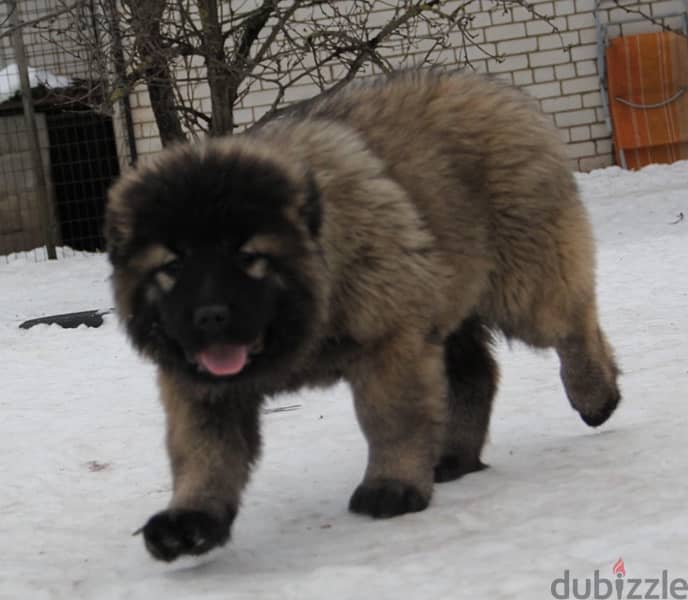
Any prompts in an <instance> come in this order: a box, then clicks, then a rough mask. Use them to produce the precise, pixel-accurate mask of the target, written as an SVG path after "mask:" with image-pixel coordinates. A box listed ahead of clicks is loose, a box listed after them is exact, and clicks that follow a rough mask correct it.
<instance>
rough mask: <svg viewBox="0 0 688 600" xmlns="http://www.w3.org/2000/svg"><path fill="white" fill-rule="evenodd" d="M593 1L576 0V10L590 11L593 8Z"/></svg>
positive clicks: (594, 0) (580, 11) (579, 11)
mask: <svg viewBox="0 0 688 600" xmlns="http://www.w3.org/2000/svg"><path fill="white" fill-rule="evenodd" d="M595 2H596V0H576V12H577V13H584V12H592V11H593V10H595Z"/></svg>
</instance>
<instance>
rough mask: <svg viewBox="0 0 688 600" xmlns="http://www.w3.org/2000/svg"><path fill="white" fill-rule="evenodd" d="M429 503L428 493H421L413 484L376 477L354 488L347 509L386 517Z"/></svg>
mask: <svg viewBox="0 0 688 600" xmlns="http://www.w3.org/2000/svg"><path fill="white" fill-rule="evenodd" d="M429 503H430V497H429V495H427V496H426V495H424V494H422V493H421V491H420V490H419V489H418V488H417V487H415V486H414V485H411V484H409V483H403V482H401V481H397V480H395V479H378V480H376V481H370V482H363V483H362V484H361V485H359V486H358V487H357V488H356V491H355V492H354V493H353V496H351V500H350V501H349V510H350V511H351V512H355V513H360V514H364V515H370V516H371V517H375V518H387V517H396V516H397V515H403V514H404V513H409V512H418V511H421V510H425V509H426V508H427V506H428V504H429Z"/></svg>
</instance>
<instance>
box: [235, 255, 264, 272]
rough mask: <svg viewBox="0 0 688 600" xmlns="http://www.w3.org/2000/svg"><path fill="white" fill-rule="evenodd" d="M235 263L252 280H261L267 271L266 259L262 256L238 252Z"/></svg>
mask: <svg viewBox="0 0 688 600" xmlns="http://www.w3.org/2000/svg"><path fill="white" fill-rule="evenodd" d="M237 262H238V264H239V267H240V268H241V270H242V271H244V272H245V273H246V274H247V275H248V276H249V277H253V278H254V279H263V277H265V275H266V273H267V271H268V266H269V265H268V259H267V257H266V256H265V255H263V254H257V253H255V252H239V253H237Z"/></svg>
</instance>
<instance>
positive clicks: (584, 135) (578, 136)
mask: <svg viewBox="0 0 688 600" xmlns="http://www.w3.org/2000/svg"><path fill="white" fill-rule="evenodd" d="M569 135H570V136H571V141H572V142H583V141H589V140H590V126H589V125H581V126H579V127H571V129H569Z"/></svg>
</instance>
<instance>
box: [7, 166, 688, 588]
mask: <svg viewBox="0 0 688 600" xmlns="http://www.w3.org/2000/svg"><path fill="white" fill-rule="evenodd" d="M579 182H580V184H581V189H582V192H583V195H584V198H585V201H586V204H587V205H588V207H589V210H590V213H591V217H592V220H593V223H594V226H595V231H596V235H597V237H598V241H599V269H598V271H599V300H600V309H601V314H602V322H603V323H604V326H605V328H606V330H607V332H608V334H609V337H610V340H611V341H612V343H613V344H614V345H615V347H616V350H617V353H618V358H619V361H620V363H621V365H622V367H623V370H624V375H623V377H622V379H621V385H622V389H623V394H624V400H623V404H622V405H621V407H620V409H619V411H618V412H617V413H616V415H614V417H613V418H612V419H611V420H610V421H609V423H608V424H606V425H604V426H603V427H602V428H600V430H597V431H593V430H591V429H588V428H587V427H586V426H585V425H584V424H583V423H582V422H581V421H580V419H579V418H578V417H577V416H576V414H575V413H574V412H573V411H572V410H571V409H570V408H569V407H568V405H567V402H566V399H565V396H564V392H563V389H562V386H561V384H560V382H559V379H558V374H557V371H558V364H557V361H556V358H555V356H554V355H553V353H551V352H546V353H539V354H535V353H533V352H531V351H529V350H526V349H525V348H523V347H521V346H518V345H516V346H515V347H514V348H512V349H509V348H508V347H506V345H500V347H499V349H498V355H499V357H498V358H499V361H500V364H501V366H502V380H501V385H500V392H499V395H498V397H497V402H496V406H495V410H494V416H493V422H492V427H491V436H490V437H491V441H490V444H489V445H488V447H487V448H486V452H485V457H484V458H485V460H486V462H488V463H489V464H490V465H491V468H490V469H488V470H486V471H483V472H481V473H476V474H472V475H470V476H468V477H466V478H464V479H462V480H460V481H457V482H452V483H447V484H444V485H440V486H437V488H436V493H435V497H434V499H433V502H432V504H431V506H430V508H429V509H428V510H426V511H425V512H422V513H418V514H414V515H408V516H404V517H402V518H398V519H392V520H387V521H377V522H375V521H372V520H369V519H367V518H362V517H358V516H354V515H351V514H349V513H347V511H346V504H347V501H348V496H349V494H350V493H351V491H352V490H353V489H354V486H355V485H356V483H357V482H358V480H359V478H360V477H361V475H362V473H363V468H364V465H365V454H366V451H365V445H364V441H363V438H362V436H361V434H360V433H359V431H358V427H357V425H356V420H355V417H354V414H353V410H352V407H351V399H350V395H349V391H348V389H347V388H346V387H345V386H338V387H336V388H334V389H332V390H329V391H318V392H308V393H302V394H297V395H293V396H289V397H283V398H278V399H276V400H274V401H273V403H272V406H280V405H294V404H299V405H301V406H300V408H299V409H298V410H294V411H289V412H276V413H271V414H268V415H266V417H265V451H264V456H263V460H262V462H261V464H260V465H259V467H258V468H257V469H256V471H255V473H254V476H253V481H252V482H251V484H250V486H249V488H248V490H247V493H246V495H245V498H244V506H243V509H242V511H241V512H240V514H239V518H238V520H237V522H236V524H235V529H234V533H233V540H232V541H231V542H230V544H229V545H228V546H227V547H226V548H224V549H222V550H219V551H215V552H214V553H212V554H211V555H209V556H206V557H202V558H199V559H184V560H182V561H179V562H177V563H174V564H172V565H162V564H158V563H155V562H154V561H153V560H152V559H149V558H148V556H147V555H146V553H145V550H144V548H143V545H142V543H141V539H140V537H132V536H131V533H132V532H133V531H134V530H135V529H136V528H137V527H138V526H140V525H141V524H142V523H143V522H144V521H145V520H146V519H147V518H148V516H149V515H150V514H151V513H152V512H154V511H156V510H158V509H160V508H162V507H163V506H164V505H165V503H166V502H167V500H168V497H169V487H170V481H169V472H168V467H167V461H166V457H165V452H164V442H163V417H162V412H161V409H160V408H159V406H158V404H157V402H156V398H155V386H154V381H153V369H152V367H151V366H150V365H147V364H144V363H142V362H141V361H140V360H139V359H138V358H137V357H136V356H135V355H134V353H133V352H132V351H131V350H130V349H129V347H128V345H127V343H126V342H125V339H124V336H123V334H122V332H121V331H120V329H119V327H118V326H117V324H116V323H115V321H114V318H113V317H112V316H107V317H106V320H105V324H104V325H103V326H102V327H101V328H100V329H86V328H80V329H76V330H64V329H60V328H59V327H57V326H38V327H35V328H33V329H30V330H28V331H24V330H20V329H18V328H17V325H18V323H19V322H20V321H22V320H24V319H28V318H31V317H37V316H41V315H44V314H50V313H58V312H65V311H77V310H85V309H91V308H107V307H109V306H111V299H110V294H109V289H108V274H109V267H108V265H107V262H106V260H105V257H103V256H102V255H75V256H73V257H70V258H65V259H63V260H61V261H58V262H50V263H49V262H38V263H35V262H32V261H31V260H27V259H25V258H19V257H17V258H16V259H14V260H11V261H9V262H8V263H7V264H0V290H1V292H0V339H2V344H0V365H2V366H1V367H0V369H1V370H2V372H1V374H0V381H1V382H2V383H1V386H2V387H1V388H0V390H1V391H0V415H1V416H0V456H2V460H1V461H0V482H1V487H0V510H1V513H0V539H1V540H2V547H3V549H4V552H3V560H2V562H0V582H1V583H0V598H2V599H10V598H12V599H17V598H65V599H67V598H69V599H72V598H88V599H93V598H98V599H100V598H103V599H110V598H113V599H114V598H141V599H156V598H166V599H167V598H184V599H186V598H212V599H226V598H252V599H259V600H260V599H264V598H293V599H295V600H296V599H298V600H304V599H308V598H313V599H322V598H328V599H331V600H338V599H343V598H354V597H356V598H382V599H384V598H394V599H400V598H422V599H428V598H431V599H433V600H436V599H444V598H446V599H450V598H451V599H454V600H457V599H459V600H461V599H469V600H480V599H483V598H485V599H487V598H489V599H490V600H499V599H512V598H532V599H534V600H540V599H547V598H551V597H552V596H551V593H550V589H551V585H552V582H553V581H554V580H555V579H557V578H561V577H562V576H563V575H564V570H569V572H570V576H571V578H573V577H576V578H579V579H580V580H581V581H582V580H584V579H585V578H591V579H592V577H593V573H594V571H595V569H599V570H600V574H601V577H607V578H609V579H611V578H613V575H612V565H613V564H614V562H616V561H617V560H618V559H619V558H622V559H623V560H624V562H625V567H626V571H627V574H628V575H627V576H628V577H641V578H655V577H661V574H662V570H664V569H666V570H667V571H668V576H669V578H670V579H672V578H676V577H683V578H688V563H687V562H686V558H685V540H686V539H687V538H688V518H686V498H687V497H688V483H687V481H686V473H688V452H686V442H685V439H686V434H685V432H686V428H687V427H688V411H686V397H687V396H686V395H687V393H688V335H687V334H688V310H687V309H688V219H683V220H681V218H680V215H681V214H684V215H686V216H688V163H685V162H684V163H677V164H675V165H673V166H663V167H658V166H655V167H649V168H647V169H645V170H643V171H641V172H638V173H628V172H624V171H621V170H620V169H607V170H603V171H598V172H594V173H591V174H589V175H581V176H580V178H579ZM581 589H583V588H581Z"/></svg>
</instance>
